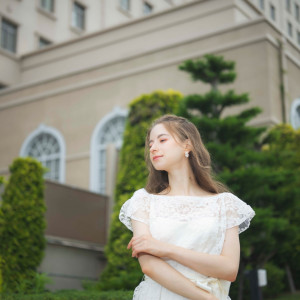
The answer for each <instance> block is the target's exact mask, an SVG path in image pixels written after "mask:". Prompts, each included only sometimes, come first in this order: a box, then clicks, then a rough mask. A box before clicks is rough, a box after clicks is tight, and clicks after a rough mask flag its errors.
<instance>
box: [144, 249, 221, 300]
mask: <svg viewBox="0 0 300 300" xmlns="http://www.w3.org/2000/svg"><path fill="white" fill-rule="evenodd" d="M139 262H140V265H141V267H142V270H143V273H144V274H146V275H148V276H149V277H150V278H152V279H153V280H155V281H156V282H158V283H159V284H160V285H162V286H164V287H165V288H167V289H168V290H170V291H172V292H174V293H176V294H178V295H181V296H183V297H185V298H188V299H192V300H193V299H195V300H211V299H212V300H213V299H215V298H214V296H212V295H211V294H209V293H208V292H206V291H204V290H203V289H201V288H199V287H197V286H196V285H195V284H194V283H193V282H192V281H191V280H189V279H188V278H186V277H184V276H183V275H182V274H181V273H180V272H178V271H177V270H175V269H174V268H172V267H171V266H170V265H169V264H167V263H166V262H165V261H163V260H162V259H161V258H158V257H155V256H152V255H149V254H141V255H140V256H139Z"/></svg>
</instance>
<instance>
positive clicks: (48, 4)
mask: <svg viewBox="0 0 300 300" xmlns="http://www.w3.org/2000/svg"><path fill="white" fill-rule="evenodd" d="M40 4H41V7H42V8H43V9H45V10H47V11H49V12H53V11H54V9H53V8H54V0H40Z"/></svg>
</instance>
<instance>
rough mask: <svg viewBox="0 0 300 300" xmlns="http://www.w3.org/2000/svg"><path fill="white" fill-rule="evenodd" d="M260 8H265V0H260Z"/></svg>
mask: <svg viewBox="0 0 300 300" xmlns="http://www.w3.org/2000/svg"><path fill="white" fill-rule="evenodd" d="M259 8H260V9H261V10H264V9H265V1H264V0H259Z"/></svg>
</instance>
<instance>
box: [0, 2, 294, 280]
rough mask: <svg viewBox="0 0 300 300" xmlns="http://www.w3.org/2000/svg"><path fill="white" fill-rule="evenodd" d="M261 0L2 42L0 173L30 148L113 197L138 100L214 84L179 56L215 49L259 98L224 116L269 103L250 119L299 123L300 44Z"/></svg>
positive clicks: (242, 88)
mask: <svg viewBox="0 0 300 300" xmlns="http://www.w3.org/2000/svg"><path fill="white" fill-rule="evenodd" d="M9 2H23V3H26V0H23V1H22V0H21V1H17V0H16V1H9ZM57 2H64V1H57ZM66 2H67V1H66ZM83 2H86V1H83ZM103 2H105V3H107V2H109V1H103ZM111 2H113V1H111ZM136 2H137V1H133V2H132V3H136ZM151 2H152V4H153V6H154V3H156V2H155V1H154V0H153V1H151ZM158 2H159V1H158V0H157V3H158ZM160 2H164V3H170V6H171V4H172V3H175V2H176V1H160ZM269 2H270V3H271V2H272V3H274V5H275V4H276V3H277V4H278V3H279V2H282V1H275V0H274V1H265V3H266V5H267V3H269ZM55 3H56V2H55ZM86 3H87V2H86ZM99 3H102V2H101V1H99ZM270 3H269V4H270ZM292 3H293V5H295V4H297V3H299V1H298V0H297V1H292ZM35 5H36V4H35ZM172 5H173V4H172ZM258 5H259V2H258V1H256V2H255V3H254V1H243V0H206V1H204V0H203V1H186V3H183V4H182V3H180V5H178V6H177V5H174V7H171V8H170V9H168V10H165V9H162V10H161V11H158V12H156V13H155V12H153V13H151V14H150V15H148V16H147V17H143V18H142V17H138V16H137V17H134V18H132V20H130V21H127V22H124V23H122V22H121V21H120V23H118V25H116V26H114V24H115V23H114V24H113V23H111V24H110V25H107V27H103V28H104V29H102V30H100V31H95V32H91V33H88V34H84V35H83V36H80V37H78V38H75V39H74V38H72V39H70V40H67V41H64V42H58V43H57V44H53V45H52V46H49V47H45V48H43V49H41V50H38V51H33V52H32V50H33V49H31V52H30V53H27V54H22V55H21V56H16V55H13V54H8V53H7V51H5V54H3V53H4V51H1V54H0V64H1V69H0V81H1V82H3V83H8V84H7V85H8V87H7V88H5V89H2V90H1V91H0V175H4V176H8V175H9V171H8V166H9V165H10V164H11V162H12V161H13V159H14V158H15V157H17V156H27V155H30V156H33V157H36V158H37V159H39V160H40V161H42V162H43V164H44V165H46V166H47V167H48V168H49V170H50V171H49V172H48V173H47V174H46V178H47V179H50V180H55V181H57V182H59V183H60V184H66V185H69V186H74V187H76V188H80V189H84V190H87V191H89V192H92V193H96V194H104V195H107V196H108V197H109V199H112V195H113V189H114V182H115V177H116V172H117V168H118V166H117V162H118V153H119V150H120V148H121V146H122V133H123V130H124V123H125V120H126V115H127V113H128V109H127V107H128V104H129V102H130V101H131V100H133V99H134V98H136V97H138V96H140V95H141V94H145V93H151V92H152V91H154V90H168V89H173V90H178V91H180V92H182V93H183V94H184V95H187V94H191V93H203V92H206V91H207V90H208V89H209V87H208V86H206V85H204V84H201V83H198V82H197V83H195V82H192V81H191V80H190V78H189V76H188V74H186V73H184V72H182V71H179V70H178V65H179V64H180V63H182V62H183V61H184V60H186V59H196V58H200V57H202V56H203V55H204V54H207V53H214V54H217V55H223V56H224V57H225V59H229V60H234V61H235V62H236V71H237V74H238V76H237V79H236V81H235V83H234V84H231V85H228V86H226V87H224V89H226V90H227V89H229V88H234V89H235V90H236V91H237V92H238V93H245V92H248V93H249V95H250V98H251V102H250V103H249V104H246V105H243V106H240V107H233V108H231V109H230V110H229V109H228V110H225V111H224V115H228V114H231V113H237V112H239V111H241V110H242V109H245V108H248V107H252V106H260V107H261V108H262V109H263V113H261V114H260V115H259V116H257V117H256V118H255V119H254V120H253V121H251V123H250V125H253V126H260V125H267V126H272V125H275V124H278V123H280V122H284V121H286V122H291V123H292V124H293V126H294V127H295V128H296V127H300V84H299V83H300V50H299V49H300V48H299V45H298V44H297V42H295V40H293V39H292V38H289V37H288V36H287V32H286V31H285V29H284V28H283V27H280V26H279V25H276V24H275V23H274V22H272V21H270V20H269V18H268V17H267V16H266V15H265V14H267V12H265V13H263V12H262V9H261V8H260V7H259V6H258ZM35 7H36V6H35ZM276 7H277V6H276ZM57 9H58V8H57ZM265 9H266V6H265ZM55 11H56V10H55ZM38 14H39V12H38ZM116 22H117V21H116ZM107 24H108V23H107ZM293 24H294V23H293ZM94 25H95V24H94ZM98 25H99V24H98ZM98 25H97V26H98ZM95 26H96V25H95ZM99 26H100V25H99ZM294 30H296V27H294ZM70 34H73V33H70ZM51 36H52V35H51V34H49V37H51ZM31 44H32V43H31ZM24 51H25V50H24ZM281 87H283V89H282V88H281ZM282 91H283V92H282ZM112 205H113V202H112V200H111V201H109V204H108V207H107V209H108V211H111V207H112ZM61 238H68V237H67V236H63V235H62V236H61ZM75 244H76V243H75ZM49 255H50V254H49ZM74 276H75V275H74Z"/></svg>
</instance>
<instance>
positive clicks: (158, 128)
mask: <svg viewBox="0 0 300 300" xmlns="http://www.w3.org/2000/svg"><path fill="white" fill-rule="evenodd" d="M163 133H165V134H169V135H171V134H170V132H169V131H168V130H167V128H166V127H165V126H164V125H163V124H157V125H155V126H154V127H153V128H152V129H151V132H150V140H153V139H155V138H156V137H157V136H158V135H159V134H163Z"/></svg>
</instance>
